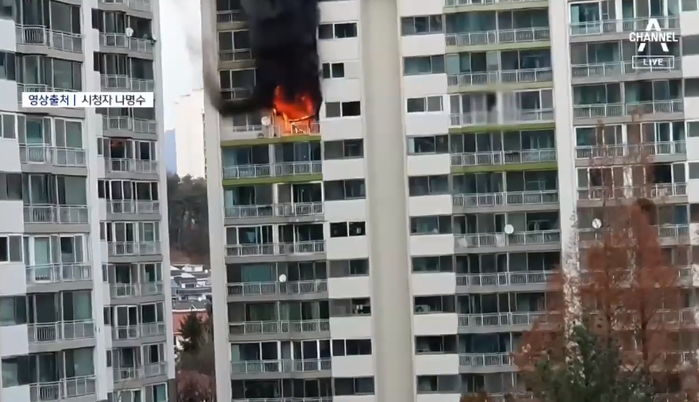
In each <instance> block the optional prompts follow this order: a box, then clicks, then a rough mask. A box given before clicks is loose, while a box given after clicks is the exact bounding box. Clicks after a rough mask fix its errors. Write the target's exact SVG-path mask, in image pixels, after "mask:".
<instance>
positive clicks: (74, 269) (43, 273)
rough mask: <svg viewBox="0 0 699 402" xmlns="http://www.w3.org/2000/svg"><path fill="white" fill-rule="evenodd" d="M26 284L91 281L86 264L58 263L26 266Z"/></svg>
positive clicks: (89, 268)
mask: <svg viewBox="0 0 699 402" xmlns="http://www.w3.org/2000/svg"><path fill="white" fill-rule="evenodd" d="M26 272H27V283H33V284H41V283H61V282H76V281H89V280H91V279H92V276H91V266H90V264H88V263H60V264H46V265H30V266H27V271H26Z"/></svg>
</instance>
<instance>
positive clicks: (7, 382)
mask: <svg viewBox="0 0 699 402" xmlns="http://www.w3.org/2000/svg"><path fill="white" fill-rule="evenodd" d="M32 372H33V371H32V370H31V369H30V365H29V356H17V357H12V358H9V359H2V387H3V388H8V387H15V386H18V385H26V384H29V383H31V382H32Z"/></svg>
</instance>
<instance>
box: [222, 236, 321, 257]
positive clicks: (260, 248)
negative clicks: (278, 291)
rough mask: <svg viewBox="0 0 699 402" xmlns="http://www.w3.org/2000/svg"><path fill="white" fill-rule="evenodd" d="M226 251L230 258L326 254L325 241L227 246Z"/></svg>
mask: <svg viewBox="0 0 699 402" xmlns="http://www.w3.org/2000/svg"><path fill="white" fill-rule="evenodd" d="M226 251H227V256H228V257H253V256H266V255H295V254H300V255H303V254H312V253H324V252H325V240H311V241H302V242H296V243H265V244H229V245H227V246H226Z"/></svg>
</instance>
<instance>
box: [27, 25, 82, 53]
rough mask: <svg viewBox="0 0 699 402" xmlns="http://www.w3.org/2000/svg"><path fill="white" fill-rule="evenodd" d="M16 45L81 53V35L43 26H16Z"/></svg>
mask: <svg viewBox="0 0 699 402" xmlns="http://www.w3.org/2000/svg"><path fill="white" fill-rule="evenodd" d="M15 27H16V33H17V44H18V45H28V46H46V47H48V48H50V49H55V50H61V51H64V52H69V53H82V49H83V38H82V35H81V34H77V33H71V32H62V31H55V30H53V29H49V28H47V27H45V26H43V25H20V24H18V25H16V26H15Z"/></svg>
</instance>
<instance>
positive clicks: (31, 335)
mask: <svg viewBox="0 0 699 402" xmlns="http://www.w3.org/2000/svg"><path fill="white" fill-rule="evenodd" d="M27 332H28V339H29V343H30V344H45V343H56V342H61V341H72V340H76V339H91V338H94V337H95V325H94V323H93V322H92V320H78V321H58V322H46V323H33V324H27Z"/></svg>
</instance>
